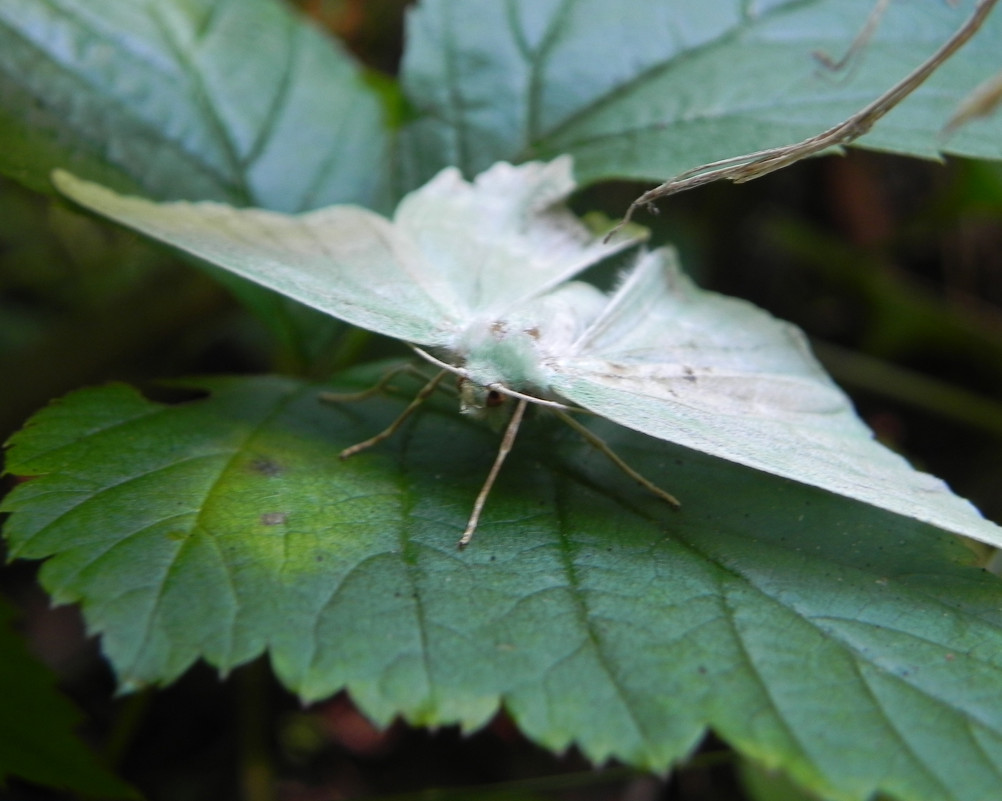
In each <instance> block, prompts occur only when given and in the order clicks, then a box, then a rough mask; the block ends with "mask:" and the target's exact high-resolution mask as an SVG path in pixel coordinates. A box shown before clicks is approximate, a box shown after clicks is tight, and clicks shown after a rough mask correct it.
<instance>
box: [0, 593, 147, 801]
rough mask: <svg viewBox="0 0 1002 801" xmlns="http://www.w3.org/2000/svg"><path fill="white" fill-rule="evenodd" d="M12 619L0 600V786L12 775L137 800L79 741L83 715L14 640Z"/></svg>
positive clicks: (90, 794) (80, 790)
mask: <svg viewBox="0 0 1002 801" xmlns="http://www.w3.org/2000/svg"><path fill="white" fill-rule="evenodd" d="M12 616H13V613H12V611H11V608H10V606H9V605H8V603H7V602H6V601H4V600H3V599H0V686H2V687H3V692H2V693H0V786H2V785H3V784H5V783H6V782H7V780H8V779H9V778H10V777H11V776H12V775H13V776H17V777H19V778H22V779H28V780H29V781H32V782H37V783H38V784H44V785H47V786H49V787H54V788H57V789H67V790H72V791H73V792H75V793H80V794H83V795H87V796H91V797H102V798H134V797H135V796H136V793H135V791H134V790H133V789H132V788H130V787H129V786H128V785H126V784H125V783H123V782H122V781H120V780H119V779H117V778H115V777H114V776H113V775H112V774H111V773H108V772H107V771H106V770H104V769H103V768H101V767H99V766H98V765H97V763H96V762H95V760H94V756H93V754H91V753H90V751H89V750H88V749H87V748H86V747H85V746H84V745H83V743H81V742H80V740H78V739H77V738H76V736H75V735H74V733H73V729H74V728H75V726H76V724H77V723H78V722H79V720H80V713H79V712H78V711H77V710H76V709H75V708H74V707H73V705H72V704H71V703H70V702H69V701H68V700H67V699H66V698H65V697H63V696H62V695H60V694H59V693H58V692H57V691H56V689H55V687H54V680H53V677H52V676H51V675H50V674H49V672H48V671H47V670H46V669H45V668H44V667H42V666H41V665H40V664H38V662H37V661H36V660H35V659H33V658H32V657H31V655H30V654H29V653H28V650H27V649H26V648H25V646H24V643H23V642H22V641H21V640H20V639H19V638H18V637H16V636H15V634H14V632H13V631H12V630H11V627H10V622H11V617H12Z"/></svg>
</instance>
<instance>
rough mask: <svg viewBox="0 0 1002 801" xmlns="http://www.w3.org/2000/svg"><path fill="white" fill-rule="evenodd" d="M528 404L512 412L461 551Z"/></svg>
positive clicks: (521, 400) (523, 404) (478, 518)
mask: <svg viewBox="0 0 1002 801" xmlns="http://www.w3.org/2000/svg"><path fill="white" fill-rule="evenodd" d="M439 378H441V376H439ZM528 404H529V401H528V400H527V399H525V398H522V399H520V400H519V402H518V405H517V406H516V407H515V411H514V412H512V415H511V420H509V421H508V427H507V428H506V429H505V430H504V436H503V437H502V438H501V447H499V448H498V455H497V456H495V457H494V464H492V465H491V471H490V472H489V473H488V474H487V480H486V481H484V485H483V486H482V487H481V488H480V493H479V494H478V495H477V500H476V501H475V502H474V504H473V512H472V513H471V514H470V520H469V522H468V523H467V524H466V530H465V531H464V532H463V536H462V537H460V538H459V542H458V543H457V546H458V547H459V548H460V549H463V548H465V547H466V546H467V545H469V544H470V540H472V539H473V534H474V532H475V531H476V530H477V523H479V522H480V514H481V512H483V511H484V504H485V503H487V496H488V495H490V494H491V488H492V487H493V486H494V482H495V481H496V480H497V477H498V474H499V473H500V472H501V465H503V464H504V460H505V459H507V458H508V454H509V453H511V448H512V445H514V444H515V436H516V435H517V434H518V427H519V425H520V424H521V423H522V416H523V415H524V414H525V407H526V406H528Z"/></svg>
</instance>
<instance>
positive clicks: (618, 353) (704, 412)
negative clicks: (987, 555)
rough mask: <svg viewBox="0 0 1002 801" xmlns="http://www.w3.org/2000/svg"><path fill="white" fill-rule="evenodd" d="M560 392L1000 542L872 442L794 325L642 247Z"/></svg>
mask: <svg viewBox="0 0 1002 801" xmlns="http://www.w3.org/2000/svg"><path fill="white" fill-rule="evenodd" d="M550 375H551V378H550V382H551V386H552V388H553V389H554V390H556V391H557V392H559V393H560V394H561V395H563V396H564V397H565V398H568V399H569V400H572V401H574V402H575V403H578V404H580V405H581V406H583V407H585V408H586V409H590V410H591V411H593V412H596V413H598V414H600V415H602V416H603V417H607V418H609V419H610V420H614V421H615V422H617V423H620V424H621V425H624V426H627V427H628V428H632V429H635V430H637V431H641V432H643V433H645V434H649V435H651V436H654V437H658V438H659V439H664V440H668V441H670V442H676V443H678V444H680V445H684V446H686V447H689V448H693V449H695V450H699V451H702V452H704V453H708V454H711V455H713V456H718V457H721V458H723V459H728V460H730V461H733V462H738V463H740V464H744V465H748V466H749V467H753V468H757V469H759V470H764V471H766V472H768V473H772V474H774V475H778V476H783V477H785V478H789V479H793V480H794V481H799V482H802V483H805V484H811V485H813V486H816V487H821V488H823V489H826V490H829V491H831V492H835V493H838V494H840V495H844V496H846V497H849V498H854V499H856V500H860V501H863V502H865V503H869V504H872V505H874V506H878V507H881V508H883V509H888V510H890V511H892V512H896V513H898V514H901V515H905V516H907V517H911V518H915V519H918V520H921V521H924V522H927V523H931V524H933V525H936V526H939V527H941V528H944V529H947V530H949V531H953V532H955V533H958V534H963V535H965V536H968V537H972V538H974V539H977V540H981V541H983V542H986V543H989V544H991V545H994V546H996V547H1002V528H999V527H998V526H996V525H994V524H993V523H991V522H989V521H987V520H985V519H984V518H983V517H981V515H980V514H979V513H978V511H977V510H976V509H975V508H974V507H973V506H972V505H971V504H969V503H968V502H967V501H965V500H963V499H961V498H959V497H957V496H956V495H954V494H953V493H952V492H951V491H950V490H949V488H948V487H947V486H946V485H945V484H944V483H943V482H942V481H940V480H939V479H937V478H934V477H933V476H930V475H928V474H926V473H921V472H919V471H917V470H915V469H914V468H912V467H911V466H910V465H909V464H908V462H907V461H905V460H904V459H903V458H902V457H900V456H898V455H897V454H895V453H893V452H892V451H890V450H888V449H887V448H885V447H884V446H882V445H880V444H879V443H878V442H876V441H875V440H874V439H873V434H872V432H871V431H870V429H869V428H867V427H866V426H865V425H864V424H863V423H862V422H861V421H860V420H859V418H858V417H857V416H856V414H855V412H854V411H853V409H852V406H851V404H850V402H849V400H848V398H846V396H845V395H844V394H843V393H842V392H841V391H840V390H839V389H838V387H836V386H835V384H834V383H833V382H832V381H831V380H830V379H829V378H828V377H827V375H826V374H825V373H824V371H823V370H822V368H821V367H820V366H819V365H818V363H817V362H816V361H815V359H814V357H813V356H812V355H811V353H810V351H809V349H808V347H807V345H806V343H805V341H804V337H803V335H802V334H801V332H800V331H799V330H798V329H796V328H794V327H793V326H791V325H789V324H788V323H784V322H781V321H779V320H776V319H775V318H774V317H772V316H771V315H769V314H768V313H767V312H765V311H763V310H761V309H758V308H756V307H754V306H752V305H751V304H749V303H746V302H744V301H741V300H737V299H734V298H727V297H724V296H721V295H717V294H715V293H711V292H705V291H703V290H700V289H699V288H697V287H696V286H695V285H694V284H692V282H691V281H689V279H688V278H686V277H685V276H684V275H683V274H682V273H681V272H680V271H679V269H678V267H677V266H676V265H675V263H674V258H673V255H672V254H671V252H670V251H668V250H666V249H662V250H658V251H654V252H652V253H648V254H645V255H644V256H643V257H642V258H641V260H640V262H639V263H638V264H637V266H636V268H635V269H634V271H633V272H632V273H631V274H630V276H629V277H628V278H627V280H626V281H625V282H624V283H623V285H622V286H621V287H620V288H619V290H618V291H617V292H616V293H615V294H614V296H613V297H612V299H611V300H610V303H609V305H608V307H607V308H606V310H605V312H604V313H603V314H602V315H601V316H600V317H599V318H598V319H597V320H596V321H595V322H594V323H593V324H592V326H591V327H590V328H589V330H588V331H587V332H586V333H585V334H584V335H583V336H582V337H581V339H580V340H579V341H578V342H577V343H575V345H574V346H573V347H572V348H571V349H570V350H569V352H568V353H567V354H566V356H564V357H562V358H560V359H558V360H557V362H556V363H554V364H553V365H551V366H550Z"/></svg>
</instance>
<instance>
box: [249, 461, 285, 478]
mask: <svg viewBox="0 0 1002 801" xmlns="http://www.w3.org/2000/svg"><path fill="white" fill-rule="evenodd" d="M250 469H251V470H252V471H253V472H255V473H260V474H261V475H262V476H268V477H269V478H273V477H274V476H280V475H281V474H282V472H283V468H282V465H281V464H279V463H278V462H277V461H275V460H274V459H270V458H269V457H267V456H258V457H256V458H255V459H252V460H251V463H250Z"/></svg>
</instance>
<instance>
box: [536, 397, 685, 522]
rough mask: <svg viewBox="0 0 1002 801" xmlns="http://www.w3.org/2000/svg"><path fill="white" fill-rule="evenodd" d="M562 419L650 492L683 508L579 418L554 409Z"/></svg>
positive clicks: (677, 507) (671, 504)
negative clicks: (582, 423)
mask: <svg viewBox="0 0 1002 801" xmlns="http://www.w3.org/2000/svg"><path fill="white" fill-rule="evenodd" d="M554 412H555V414H557V415H558V416H559V417H560V419H561V420H563V421H564V422H565V423H567V425H569V426H570V427H571V428H573V429H574V430H575V431H577V432H578V434H580V435H581V436H582V437H583V438H584V439H585V440H586V441H587V442H588V443H589V444H590V445H591V446H592V447H593V448H595V449H597V450H599V451H601V452H602V453H603V454H605V456H606V458H607V459H608V460H609V461H610V462H612V463H613V464H614V465H616V467H618V468H619V469H620V470H622V471H623V472H624V473H626V475H628V476H629V477H630V478H632V479H633V480H634V481H636V482H637V483H638V484H639V485H640V486H641V487H643V488H644V489H646V490H647V491H648V492H650V493H652V494H653V495H656V496H657V497H658V498H660V499H661V500H663V501H665V502H666V503H667V504H668V505H669V506H671V507H672V509H681V508H682V504H681V503H680V502H679V500H678V498H676V497H675V496H674V495H672V494H671V493H670V492H667V491H665V490H663V489H661V487H659V486H658V485H657V484H655V483H654V482H652V481H650V480H649V479H647V478H645V477H644V476H642V475H641V474H640V473H638V472H637V471H636V470H634V469H633V468H632V467H630V466H629V465H628V464H627V463H626V462H624V461H623V459H622V458H621V457H620V456H619V454H617V453H616V452H615V451H614V450H613V449H612V448H610V447H609V446H608V445H606V444H605V440H604V439H602V438H601V437H600V436H598V435H597V434H595V433H593V432H592V431H590V430H589V429H588V428H587V427H585V426H583V425H581V423H579V422H578V421H577V420H575V419H574V418H573V417H571V416H570V415H569V414H567V413H566V412H562V411H560V410H559V409H555V410H554Z"/></svg>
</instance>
